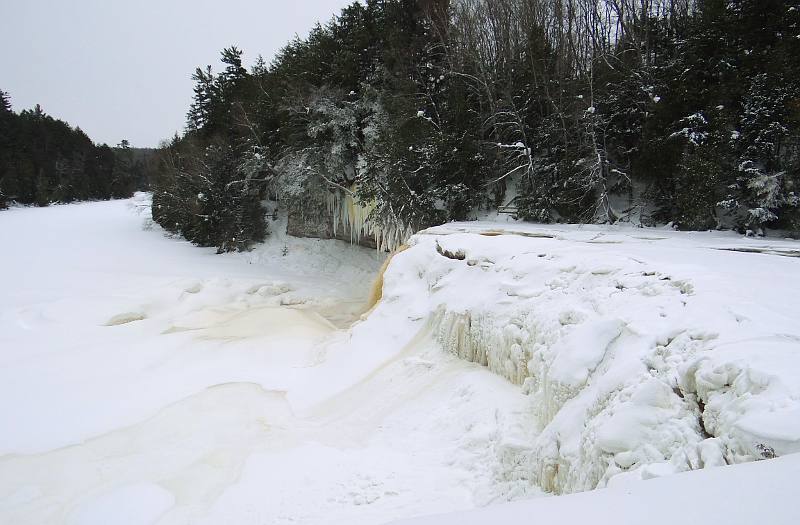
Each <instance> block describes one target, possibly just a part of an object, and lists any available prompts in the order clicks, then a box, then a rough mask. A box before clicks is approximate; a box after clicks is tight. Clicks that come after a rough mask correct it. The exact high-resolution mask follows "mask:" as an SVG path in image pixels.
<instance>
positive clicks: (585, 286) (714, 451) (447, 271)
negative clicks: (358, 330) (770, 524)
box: [383, 228, 800, 493]
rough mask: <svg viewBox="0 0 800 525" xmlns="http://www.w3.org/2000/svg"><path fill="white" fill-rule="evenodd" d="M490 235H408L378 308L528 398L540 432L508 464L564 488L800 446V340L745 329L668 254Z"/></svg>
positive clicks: (767, 326) (546, 486)
mask: <svg viewBox="0 0 800 525" xmlns="http://www.w3.org/2000/svg"><path fill="white" fill-rule="evenodd" d="M485 233H486V232H484V235H481V234H479V233H477V232H476V233H460V232H458V231H456V230H454V229H447V228H439V229H434V230H429V231H426V232H422V233H421V234H418V235H416V236H414V237H413V238H412V240H411V242H410V245H411V248H410V249H409V250H408V251H406V252H404V253H402V254H399V255H398V256H396V257H395V258H394V259H393V261H392V263H391V265H390V266H389V269H388V271H387V273H386V275H385V279H384V290H383V301H384V302H386V301H388V302H390V303H392V304H393V305H394V306H393V308H395V309H396V310H397V313H398V315H408V316H409V317H411V318H420V319H427V322H428V323H430V324H431V327H432V329H433V331H434V333H435V334H436V339H437V340H438V342H439V343H440V344H441V346H442V348H443V349H444V350H445V351H447V352H449V353H451V354H453V355H455V356H458V357H459V358H461V359H465V360H468V361H472V362H475V363H478V364H480V365H483V366H486V367H488V368H489V369H490V370H492V371H493V372H495V373H497V374H499V375H501V376H502V377H504V378H506V379H508V380H509V381H511V382H512V383H514V384H517V385H519V386H520V388H522V389H523V391H524V392H525V393H527V394H528V395H529V398H530V410H531V411H532V412H533V413H534V414H535V416H536V421H537V422H538V425H539V430H540V432H539V433H538V437H537V438H536V439H534V440H533V441H532V442H531V443H528V444H527V446H526V448H525V449H524V450H522V451H517V460H516V461H518V462H519V461H521V462H523V463H524V467H523V468H524V470H525V471H526V472H527V474H528V475H529V479H530V480H531V481H532V482H533V483H536V484H538V485H539V486H541V487H542V488H543V489H545V490H548V491H551V492H555V493H568V492H575V491H582V490H589V489H594V488H597V487H603V486H606V485H608V484H610V483H611V484H613V483H621V482H623V481H624V480H625V479H647V478H650V477H655V476H661V475H665V474H669V473H674V472H680V471H684V470H690V469H697V468H702V467H706V466H717V465H723V464H726V463H738V462H744V461H751V460H756V459H762V458H768V457H772V456H774V455H780V454H785V453H789V452H794V451H800V417H799V416H800V412H799V410H800V402H798V400H799V399H800V385H799V384H798V380H797V379H793V377H794V378H798V377H800V374H795V375H794V376H792V373H791V371H793V370H798V364H800V344H798V341H800V337H797V336H796V335H787V334H785V333H784V334H780V333H776V334H773V333H772V332H770V330H773V331H775V330H777V328H774V327H770V323H767V322H766V321H764V322H758V321H757V320H755V322H756V323H757V324H758V325H759V326H760V327H761V329H762V330H763V331H765V335H758V334H754V333H753V332H752V329H751V325H750V322H748V323H745V324H744V325H743V321H742V319H741V314H736V313H732V310H731V309H730V308H728V306H729V305H725V304H721V303H720V296H719V294H716V293H710V292H709V293H701V292H698V291H697V290H696V287H697V286H702V284H703V283H700V285H698V283H696V282H695V279H693V278H692V275H693V274H697V272H692V271H684V273H685V275H680V274H679V273H676V272H673V271H672V270H673V269H675V268H676V267H677V266H676V265H675V264H674V262H670V263H668V264H667V263H664V264H663V267H660V266H659V264H660V261H659V260H660V259H664V260H665V261H666V260H670V261H674V259H672V258H671V257H670V253H669V251H667V252H665V254H664V255H665V256H664V257H662V255H661V254H659V253H658V252H657V251H656V252H653V251H652V250H645V251H649V252H651V253H650V260H648V259H646V258H645V257H643V256H639V255H637V254H636V252H637V250H641V249H642V246H638V245H632V246H631V247H628V248H629V249H625V248H626V247H624V246H613V248H612V247H611V246H603V244H602V243H600V244H597V243H582V242H575V241H572V240H570V239H569V238H563V237H562V238H547V237H548V236H539V235H503V234H498V232H491V233H490V235H486V234H485ZM531 237H533V238H531ZM610 244H612V245H613V244H616V243H610ZM639 244H642V243H639ZM683 270H686V269H685V268H683ZM695 276H696V275H695ZM733 277H735V276H733ZM709 279H711V278H709ZM741 307H742V308H746V307H747V305H746V304H742V305H741ZM757 313H758V314H759V315H765V314H768V312H766V313H765V312H757ZM752 315H755V313H753V314H752ZM748 319H749V320H750V319H752V318H748ZM772 324H773V325H774V323H772ZM742 338H746V339H747V338H749V339H751V342H750V343H749V344H741V343H736V341H739V340H740V339H742ZM781 369H783V370H788V371H789V372H790V373H788V375H787V374H781V373H779V371H780V370H781ZM787 421H788V423H787Z"/></svg>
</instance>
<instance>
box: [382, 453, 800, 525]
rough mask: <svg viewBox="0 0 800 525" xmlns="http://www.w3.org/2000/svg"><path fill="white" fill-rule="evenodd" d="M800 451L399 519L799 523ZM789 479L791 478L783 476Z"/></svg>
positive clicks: (427, 524) (433, 522)
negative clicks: (621, 484)
mask: <svg viewBox="0 0 800 525" xmlns="http://www.w3.org/2000/svg"><path fill="white" fill-rule="evenodd" d="M798 475H800V456H798V455H793V456H788V457H785V458H779V459H776V460H771V461H768V462H758V463H749V464H746V465H736V466H732V467H723V468H714V469H707V470H703V471H698V472H691V473H683V474H677V475H675V476H670V477H667V478H661V479H654V480H651V481H647V482H645V483H636V484H633V485H628V486H624V487H613V488H608V489H600V490H596V491H593V492H584V493H581V494H572V495H569V496H561V497H557V498H539V499H533V500H527V501H518V502H514V503H507V504H505V505H496V506H493V507H489V508H485V509H480V510H477V511H471V512H460V513H454V514H449V515H437V516H432V517H428V518H420V519H414V520H408V521H402V522H395V524H396V525H451V524H457V525H493V524H496V523H502V524H504V525H517V524H520V525H522V524H529V523H532V522H534V521H533V520H535V522H536V523H592V524H596V525H640V524H642V523H648V524H651V525H675V524H676V523H725V524H727V525H752V524H753V523H770V524H774V525H792V524H794V523H797V520H798V517H800V515H799V514H798V509H797V488H796V485H795V484H794V481H788V482H786V481H787V480H796V479H797V476H798ZM779 480H781V481H784V482H780V481H779Z"/></svg>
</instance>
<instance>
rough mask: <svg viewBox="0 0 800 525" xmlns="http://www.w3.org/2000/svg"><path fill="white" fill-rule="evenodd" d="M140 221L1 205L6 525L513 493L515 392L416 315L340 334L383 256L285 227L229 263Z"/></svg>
mask: <svg viewBox="0 0 800 525" xmlns="http://www.w3.org/2000/svg"><path fill="white" fill-rule="evenodd" d="M147 214H148V209H147V202H146V200H144V199H142V198H141V197H140V198H139V199H137V200H134V201H116V202H103V203H89V204H79V205H68V206H54V207H50V208H46V209H33V208H17V209H12V210H9V211H7V212H3V213H2V214H0V243H1V244H2V246H3V247H4V249H3V254H2V259H0V279H1V280H2V282H1V283H0V289H1V290H2V294H0V429H2V431H1V432H0V523H3V524H6V523H8V524H26V523H30V524H43V523H102V524H107V523H115V524H120V523H132V524H133V523H136V524H141V523H165V524H166V523H193V524H195V523H237V524H246V523H259V524H262V523H341V524H358V523H383V522H386V521H388V520H391V519H398V518H402V517H409V516H415V515H421V514H428V513H436V512H447V511H452V510H456V509H465V508H471V507H473V506H475V505H476V504H482V503H485V502H487V501H490V500H492V499H494V498H496V497H498V496H502V495H503V494H505V493H506V492H509V491H511V490H512V489H513V487H510V486H508V484H504V483H503V480H500V482H499V483H496V481H495V479H496V478H497V477H499V476H500V474H499V473H500V472H501V470H502V466H501V465H499V464H498V462H497V460H496V455H495V454H494V452H493V450H492V448H491V445H492V443H493V442H494V441H493V440H497V439H499V438H498V437H497V436H498V435H499V434H502V433H504V432H507V433H511V432H514V431H516V430H517V427H514V424H515V422H520V421H523V420H524V419H525V418H527V417H528V415H527V412H526V410H524V404H525V401H526V400H525V397H524V396H523V395H522V394H521V393H520V392H519V389H518V388H516V387H515V386H513V385H511V384H509V383H507V382H506V381H505V380H503V379H502V378H500V377H497V376H495V375H494V374H491V373H490V372H488V371H486V370H485V369H483V368H482V367H479V366H477V365H473V364H470V363H466V362H464V361H461V360H458V359H456V358H453V357H451V356H447V355H445V354H443V353H442V352H440V351H439V350H438V349H437V348H436V346H435V344H434V342H433V339H432V337H431V336H430V335H429V334H428V333H427V332H425V331H419V333H417V334H410V335H409V334H405V333H403V330H405V329H407V328H408V327H409V325H408V324H406V323H401V324H400V325H398V326H397V327H384V328H385V329H381V328H380V327H377V328H375V327H373V328H372V329H371V330H372V332H371V339H370V340H369V341H366V340H364V339H363V338H362V339H359V340H358V341H354V342H353V343H352V344H351V342H350V339H351V335H350V334H349V333H348V332H347V331H346V330H343V329H341V328H338V327H341V326H344V325H345V324H346V323H347V322H348V320H349V321H352V320H354V319H355V318H357V317H358V315H360V313H361V311H362V309H363V308H364V307H365V304H364V303H365V302H366V297H367V295H368V292H369V289H370V287H371V284H372V282H373V280H374V279H375V277H376V275H377V272H378V268H379V267H380V266H381V264H382V262H383V261H382V259H383V257H381V256H379V255H377V254H376V252H375V251H374V250H369V249H360V248H354V247H351V246H349V245H347V244H346V243H343V242H340V241H320V240H312V239H292V238H285V237H284V236H283V235H282V234H280V225H276V226H278V227H277V228H276V229H277V230H278V233H277V234H276V235H274V236H273V237H272V238H271V240H270V241H269V242H268V243H267V244H265V245H264V246H262V247H259V248H258V249H257V250H255V251H253V252H250V253H245V254H230V255H224V256H220V255H215V254H214V250H211V249H201V248H197V247H193V246H191V245H189V244H188V243H186V242H183V241H180V240H178V239H174V238H168V237H167V236H165V235H164V233H163V231H161V230H160V229H158V228H157V227H152V225H151V224H150V223H149V221H148V220H147ZM143 225H144V226H145V227H148V226H150V229H147V228H143ZM284 252H285V253H286V255H284ZM362 325H365V324H362ZM407 335H409V337H406V336H407ZM411 340H413V341H411ZM409 342H410V344H407V343H409ZM523 491H525V492H531V491H533V489H532V488H528V487H524V488H523Z"/></svg>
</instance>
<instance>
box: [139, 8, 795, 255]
mask: <svg viewBox="0 0 800 525" xmlns="http://www.w3.org/2000/svg"><path fill="white" fill-rule="evenodd" d="M222 61H223V63H224V69H223V70H222V71H221V72H219V73H214V72H213V71H212V69H211V67H207V68H206V69H197V71H196V72H195V74H194V77H193V78H194V80H195V83H196V86H195V94H194V102H193V104H192V106H191V108H190V111H189V115H188V125H187V131H186V133H185V134H184V136H183V137H176V138H175V139H174V140H173V141H172V142H171V143H170V144H169V145H168V147H166V148H165V150H164V161H165V162H164V166H163V169H162V171H161V173H160V174H159V177H158V179H157V181H156V184H155V188H154V189H155V192H154V215H155V217H156V220H158V221H159V222H160V223H161V224H162V225H164V226H165V227H166V228H168V229H170V230H172V231H176V232H180V233H182V234H183V235H185V236H186V237H187V238H188V239H190V240H192V241H194V242H196V243H198V244H202V245H212V246H218V247H220V249H221V250H232V249H242V248H245V247H247V246H248V245H249V244H251V243H252V242H254V241H257V240H259V239H262V238H263V237H264V235H265V234H266V225H265V221H264V220H263V215H264V214H263V211H262V209H261V204H260V202H261V201H262V200H263V199H264V198H266V197H268V196H269V197H271V198H277V199H279V201H280V202H281V204H282V205H283V206H285V207H286V208H287V209H288V210H289V211H290V212H292V213H295V214H298V213H299V214H301V215H305V216H315V215H316V216H319V215H325V214H329V215H330V214H334V215H335V214H336V213H338V212H337V209H336V208H337V207H338V206H341V203H342V202H344V201H345V200H348V199H349V202H350V206H351V207H352V205H353V203H356V204H357V206H359V207H360V211H358V212H353V210H350V215H351V218H350V219H351V222H353V217H356V216H358V215H359V214H364V213H368V217H367V220H366V221H360V222H359V221H356V224H351V225H350V226H351V227H354V228H359V229H363V230H364V231H365V232H367V233H370V232H371V233H375V234H379V235H381V236H382V237H383V238H384V239H390V241H391V242H389V243H388V244H392V243H394V242H400V241H401V240H402V237H404V236H405V235H406V234H407V232H408V231H411V230H414V229H418V228H421V227H424V226H427V225H430V224H435V223H439V222H442V221H447V220H451V219H465V218H468V217H469V216H470V214H471V213H472V212H474V211H475V210H477V209H491V208H493V207H498V206H502V208H503V210H504V211H509V212H512V213H515V214H516V215H517V216H519V217H520V218H522V219H526V220H535V221H545V222H547V221H571V222H610V223H614V222H618V221H632V222H637V223H644V224H657V223H666V222H672V223H674V224H675V225H677V226H678V227H680V228H684V229H707V228H736V229H738V230H740V231H742V232H744V231H746V230H751V231H754V232H761V231H763V230H764V229H765V228H780V229H785V230H791V231H795V232H797V231H800V193H798V189H797V187H796V185H797V184H798V183H799V182H800V82H798V79H800V2H797V1H794V2H786V1H779V0H559V1H555V2H554V1H550V0H452V1H448V0H368V1H367V2H366V3H365V4H362V3H354V4H352V5H351V6H349V7H347V8H345V9H343V10H342V12H341V14H340V15H339V16H338V17H337V18H335V19H334V20H333V21H331V22H330V23H328V24H327V25H325V26H317V27H316V28H314V29H313V30H312V31H311V33H310V34H309V36H308V37H307V38H305V39H296V40H294V41H292V42H290V43H289V44H288V45H287V46H286V47H285V48H284V49H283V50H282V51H281V52H280V53H279V54H278V55H277V56H276V57H275V58H274V60H273V61H272V62H271V63H270V64H269V65H267V64H266V63H265V61H264V60H263V59H260V58H259V60H258V61H257V62H256V64H255V65H254V67H253V68H252V69H251V70H249V71H248V70H246V69H245V68H244V67H243V66H242V53H241V51H240V50H238V49H236V48H235V47H233V48H229V49H226V50H224V51H223V53H222ZM334 220H337V219H334Z"/></svg>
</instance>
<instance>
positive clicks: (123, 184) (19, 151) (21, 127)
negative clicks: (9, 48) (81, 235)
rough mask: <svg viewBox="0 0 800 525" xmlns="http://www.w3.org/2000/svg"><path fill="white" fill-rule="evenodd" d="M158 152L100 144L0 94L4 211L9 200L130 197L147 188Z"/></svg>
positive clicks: (44, 202)
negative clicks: (17, 108)
mask: <svg viewBox="0 0 800 525" xmlns="http://www.w3.org/2000/svg"><path fill="white" fill-rule="evenodd" d="M154 155H155V152H150V153H149V154H148V152H147V151H146V150H135V149H133V148H130V147H129V145H128V143H127V141H123V142H122V143H121V144H120V145H119V146H118V147H116V148H111V147H109V146H107V145H105V144H103V145H100V146H96V145H95V144H94V143H93V142H92V141H91V139H89V137H87V136H86V134H85V133H84V132H83V131H81V130H80V128H72V127H70V125H69V124H67V123H66V122H63V121H61V120H57V119H54V118H53V117H51V116H49V115H47V114H45V113H44V112H43V111H42V108H41V107H39V106H38V105H37V106H36V107H35V108H34V109H33V110H23V111H21V112H20V113H15V112H13V111H12V108H11V101H10V97H9V96H8V94H6V93H4V92H2V91H0V209H2V208H3V207H5V206H7V205H8V204H9V203H11V202H17V203H20V204H35V205H38V206H46V205H48V204H51V203H56V202H73V201H79V200H97V199H110V198H122V197H128V196H130V195H131V194H132V193H133V192H134V191H135V190H138V189H145V188H147V177H148V172H150V171H154V170H155V167H156V160H155V156H154Z"/></svg>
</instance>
